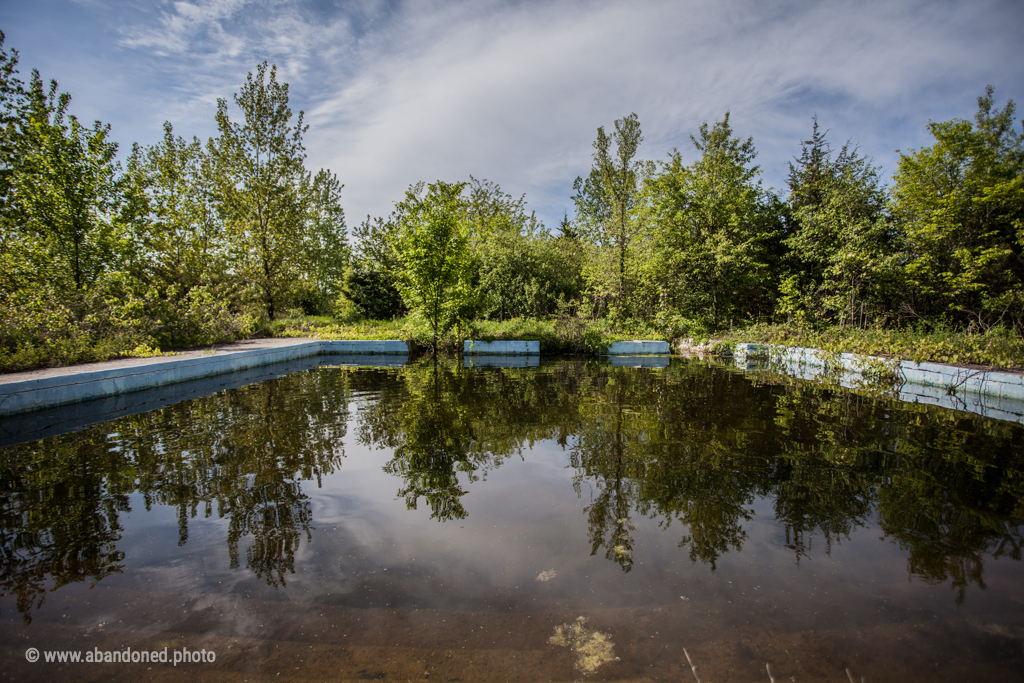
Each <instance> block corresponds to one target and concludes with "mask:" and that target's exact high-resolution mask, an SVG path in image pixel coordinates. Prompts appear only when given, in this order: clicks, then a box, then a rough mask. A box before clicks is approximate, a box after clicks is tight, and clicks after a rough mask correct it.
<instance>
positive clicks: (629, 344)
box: [599, 339, 672, 356]
mask: <svg viewBox="0 0 1024 683" xmlns="http://www.w3.org/2000/svg"><path fill="white" fill-rule="evenodd" d="M671 350H672V349H671V347H670V346H669V343H668V342H667V341H652V340H648V339H634V340H633V341H619V342H612V343H611V344H609V345H608V347H607V348H606V349H605V351H604V352H602V353H601V354H599V355H602V356H647V355H668V354H669V353H670V352H671Z"/></svg>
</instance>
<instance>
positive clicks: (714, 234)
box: [647, 112, 779, 329]
mask: <svg viewBox="0 0 1024 683" xmlns="http://www.w3.org/2000/svg"><path fill="white" fill-rule="evenodd" d="M690 140H691V141H692V142H693V145H694V147H695V148H696V149H697V151H698V152H700V153H701V157H700V159H698V160H697V161H695V162H693V163H692V164H691V165H689V166H684V165H683V161H682V155H681V154H680V153H679V150H675V151H673V153H672V154H671V155H670V157H669V161H668V162H666V163H663V164H662V165H661V172H660V173H659V174H657V175H656V176H655V177H653V178H652V179H651V181H650V184H649V185H648V188H647V192H648V193H649V195H650V197H651V198H650V202H651V209H650V210H651V214H652V220H653V222H654V223H655V226H654V230H655V232H656V239H657V243H656V245H655V246H654V247H653V251H654V258H653V259H652V263H651V268H652V270H653V272H654V274H653V276H652V279H654V280H655V281H656V282H657V284H658V286H659V288H660V289H661V291H662V292H663V293H664V300H665V305H666V306H667V307H669V308H670V309H671V310H674V311H677V312H678V314H680V315H682V316H685V317H686V318H690V319H696V320H699V321H701V322H702V323H704V324H706V325H707V326H708V327H710V328H711V329H716V328H719V327H721V326H724V325H728V324H731V323H732V322H733V321H735V320H737V319H740V318H743V317H758V316H761V317H764V316H766V315H767V314H768V312H769V310H770V307H771V303H772V294H773V292H772V288H771V285H770V280H771V277H770V275H771V268H772V259H771V249H770V248H769V247H770V245H771V241H772V240H773V239H777V238H778V227H779V226H778V225H777V221H776V219H775V215H776V212H775V211H774V201H773V197H771V196H770V195H769V193H767V192H765V191H764V190H763V189H762V188H761V183H760V181H759V180H758V179H757V176H758V175H759V174H760V172H761V171H760V168H758V167H757V166H754V165H752V163H751V162H752V161H753V160H754V158H755V157H756V155H757V152H756V151H755V149H754V142H753V139H752V138H747V139H746V140H742V139H740V138H738V137H734V136H733V132H732V126H731V125H730V124H729V113H728V112H726V114H725V117H724V118H723V119H722V120H721V121H718V122H717V123H715V124H714V126H710V127H709V126H708V124H707V123H706V122H705V123H703V124H702V125H701V127H700V130H699V136H692V135H691V136H690Z"/></svg>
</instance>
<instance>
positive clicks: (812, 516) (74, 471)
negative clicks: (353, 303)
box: [0, 360, 1024, 681]
mask: <svg viewBox="0 0 1024 683" xmlns="http://www.w3.org/2000/svg"><path fill="white" fill-rule="evenodd" d="M0 453H2V455H3V463H4V472H3V476H2V482H3V489H2V492H0V501H2V503H0V505H2V507H0V512H2V530H0V533H2V552H3V556H2V561H3V565H2V573H0V586H2V590H3V593H4V594H5V597H3V598H2V599H0V609H2V613H0V633H3V635H4V641H5V642H7V643H9V644H10V645H8V646H5V647H4V648H3V650H2V652H3V655H2V657H3V660H4V665H5V666H6V667H7V670H8V671H9V672H10V676H11V677H12V678H14V679H17V678H19V677H23V678H28V679H31V678H34V677H43V676H48V675H53V674H54V671H52V670H50V671H49V673H47V669H46V668H45V667H50V668H51V669H52V668H53V667H55V666H56V665H54V664H45V663H36V664H35V665H31V664H28V663H27V662H26V661H25V659H24V648H25V647H28V646H29V645H32V646H35V647H38V648H40V649H44V648H58V647H59V648H67V649H71V648H76V649H83V650H84V649H86V648H92V647H99V648H100V649H104V648H105V647H106V649H115V648H122V649H123V648H124V647H128V646H131V647H133V648H136V649H141V648H144V647H151V646H152V647H157V646H159V647H164V646H170V647H172V648H173V647H175V646H177V647H180V646H185V647H189V648H190V649H192V648H200V647H207V648H209V649H214V650H216V651H217V652H218V662H217V663H216V664H213V665H211V664H203V665H198V664H197V665H192V666H193V667H200V666H201V667H205V669H204V671H205V670H208V671H207V672H209V673H212V671H213V670H214V669H222V670H223V671H222V672H221V673H222V674H223V675H224V676H228V677H230V676H231V675H243V674H250V673H251V674H262V675H267V676H274V677H275V678H278V677H282V678H285V677H289V676H294V677H299V678H308V677H314V678H315V677H318V676H322V675H330V676H331V677H332V678H333V679H335V680H337V679H339V677H340V679H341V680H349V679H351V680H358V679H365V678H367V677H371V678H372V677H381V676H382V677H383V678H384V679H395V680H424V676H425V675H426V674H429V677H428V678H427V679H428V680H455V679H459V680H490V679H493V680H523V681H527V680H540V679H545V680H546V679H552V680H574V679H576V678H579V677H580V676H581V675H583V674H585V673H587V670H586V669H585V668H580V667H581V666H582V664H581V662H582V661H583V660H582V659H581V655H580V651H581V648H580V647H577V651H576V652H573V651H571V650H570V649H568V648H566V647H559V646H558V645H557V644H552V643H551V642H549V639H550V638H551V637H552V635H554V634H555V633H556V628H557V627H558V626H559V625H562V624H568V625H571V624H574V623H576V619H577V618H578V617H580V616H584V617H586V618H587V621H586V622H585V623H586V626H585V628H587V629H590V630H591V631H592V632H596V633H599V634H603V636H602V637H605V638H606V640H607V641H608V642H610V643H612V644H613V647H614V651H613V652H612V651H611V650H609V652H610V653H611V654H614V656H615V657H617V659H611V658H606V659H607V661H605V660H602V661H601V663H600V664H599V666H597V667H596V668H595V671H596V672H595V673H592V674H587V675H588V678H593V679H594V680H652V681H660V680H687V679H688V678H690V677H692V673H690V668H689V665H688V664H687V663H686V661H685V657H683V654H682V648H683V647H686V648H687V651H688V652H689V653H690V654H691V656H693V657H694V658H695V660H696V663H698V664H699V666H700V674H701V678H702V680H705V681H716V680H733V679H742V680H768V677H767V674H766V672H765V671H766V670H765V663H767V662H771V664H772V672H773V674H774V675H775V676H776V678H777V679H779V680H787V679H789V677H791V676H793V677H795V678H796V680H800V681H804V680H842V679H843V678H844V677H845V676H846V674H845V669H846V668H850V670H851V673H852V674H853V675H855V676H856V677H860V676H866V677H867V678H868V680H897V679H899V680H918V679H920V680H944V679H947V678H948V679H950V680H954V679H957V680H969V679H976V680H980V679H983V678H984V679H987V680H1017V679H1016V678H1015V677H1017V676H1019V672H1020V671H1021V670H1022V665H1024V617H1022V616H1021V614H1022V612H1024V610H1022V609H1021V608H1022V607H1024V598H1022V597H1021V594H1020V590H1019V589H1020V586H1021V585H1024V581H1022V579H1024V572H1022V567H1021V563H1020V561H1019V560H1020V556H1021V540H1022V539H1021V522H1022V518H1024V476H1022V474H1024V471H1022V470H1024V429H1022V428H1021V427H1020V426H1018V425H1013V424H1009V423H1000V422H995V421H990V420H985V419H983V418H979V417H976V416H969V415H966V414H962V413H954V412H950V411H941V410H936V409H931V408H925V407H921V406H916V405H911V404H903V403H898V402H892V401H889V400H887V399H882V398H877V397H867V396H860V395H857V394H853V393H850V392H845V391H832V390H829V389H827V388H822V387H819V386H815V385H812V384H807V383H800V382H794V381H782V380H777V381H776V380H770V379H768V378H764V377H762V378H758V377H750V376H744V375H741V374H738V373H735V372H731V371H728V370H726V369H723V368H718V367H714V366H709V365H706V364H704V363H702V362H699V361H691V360H674V361H673V362H672V364H671V366H670V367H668V368H661V369H659V368H641V369H638V368H627V367H612V366H610V365H607V364H602V363H597V362H581V361H554V362H545V363H543V364H542V365H541V367H533V368H529V367H528V368H465V367H461V366H460V365H459V364H456V363H442V364H440V365H439V366H437V367H435V366H433V365H432V364H430V363H426V364H413V365H409V366H405V367H401V368H389V369H369V368H362V369H356V368H344V367H322V368H316V369H310V370H306V371H302V372H297V373H295V374H291V375H287V376H284V377H279V378H276V379H272V380H270V381H267V382H263V383H259V384H252V385H248V386H244V387H241V388H236V389H231V390H229V391H224V392H221V393H218V394H214V395H211V396H206V397H202V398H195V399H191V400H188V401H185V402H182V403H178V404H174V405H170V406H166V407H163V408H161V409H159V410H156V411H152V412H148V413H142V414H138V415H130V416H127V417H123V418H119V419H117V420H112V421H109V422H104V423H101V424H95V425H92V426H89V427H87V428H85V429H83V430H81V431H78V432H75V433H70V434H64V435H60V436H53V437H49V438H46V439H43V440H41V441H36V442H32V443H27V444H21V445H17V446H10V447H7V448H4V449H2V450H0ZM160 643H164V645H160ZM168 644H170V645H168ZM90 666H92V668H91V669H90V668H89V667H87V666H86V665H80V668H79V669H76V671H75V675H78V676H85V677H86V678H88V677H90V676H100V677H102V678H108V677H124V678H133V677H137V676H138V675H140V671H146V672H147V674H152V673H153V672H150V671H148V670H146V669H145V666H146V665H141V664H140V665H122V666H120V667H118V666H116V665H110V667H112V668H108V669H104V668H103V667H102V666H98V665H90ZM133 667H142V669H140V670H138V671H136V670H134V669H133ZM210 667H213V668H212V669H210ZM278 672H280V676H277V673H278ZM157 673H159V672H157ZM196 673H201V672H198V671H197V672H196ZM101 674H102V675H101ZM62 675H64V674H62ZM161 675H164V676H174V675H178V676H180V675H183V672H181V671H178V672H176V673H175V672H167V671H164V672H163V673H162V674H161ZM242 677H244V675H243V676H242Z"/></svg>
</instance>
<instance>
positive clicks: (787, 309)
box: [779, 118, 896, 326]
mask: <svg viewBox="0 0 1024 683" xmlns="http://www.w3.org/2000/svg"><path fill="white" fill-rule="evenodd" d="M826 134H827V131H826V132H821V131H820V130H819V129H818V121H817V118H815V119H814V130H813V133H812V135H811V139H810V140H807V141H806V142H804V143H803V148H802V152H801V155H800V157H799V158H798V159H795V161H796V164H795V165H794V164H793V163H790V165H789V190H790V197H789V209H790V216H791V219H792V222H793V223H794V228H793V234H792V235H791V236H790V237H788V238H787V239H786V240H785V245H786V247H787V248H788V249H789V253H790V255H791V259H792V261H793V262H794V265H795V270H796V271H797V272H796V273H794V274H792V275H790V276H789V277H788V278H787V279H786V280H785V281H783V283H782V284H781V289H782V294H783V296H782V298H781V300H780V307H779V308H780V312H781V313H783V314H788V315H795V316H796V317H798V318H804V317H806V316H807V315H810V316H811V317H812V318H814V319H818V320H823V321H829V322H834V321H838V322H839V324H840V325H846V324H849V325H854V326H864V324H866V323H867V322H869V321H870V320H871V319H873V318H874V316H875V315H876V314H878V313H880V312H881V306H883V305H884V303H885V300H886V295H887V293H888V292H887V291H886V290H887V289H888V286H889V284H890V281H891V278H892V277H893V271H894V268H895V265H896V264H895V257H894V252H895V245H894V244H893V242H894V239H893V235H892V229H891V223H890V221H889V218H888V216H887V213H886V202H887V199H888V198H887V195H886V191H885V188H884V187H883V186H882V185H881V182H880V180H879V174H878V171H879V169H878V168H877V167H875V166H872V164H871V162H870V160H868V159H866V158H864V157H862V156H860V155H859V154H858V153H857V149H856V148H855V147H854V148H851V147H850V144H849V143H847V144H846V145H844V146H843V147H842V149H841V150H840V151H839V153H838V155H835V156H833V154H832V150H831V148H830V147H829V144H828V141H827V140H826Z"/></svg>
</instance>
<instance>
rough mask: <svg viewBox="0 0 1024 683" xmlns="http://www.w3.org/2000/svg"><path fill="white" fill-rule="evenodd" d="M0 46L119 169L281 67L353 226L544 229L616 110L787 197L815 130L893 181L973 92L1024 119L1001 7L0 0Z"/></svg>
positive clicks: (310, 143)
mask: <svg viewBox="0 0 1024 683" xmlns="http://www.w3.org/2000/svg"><path fill="white" fill-rule="evenodd" d="M0 29H2V30H3V31H4V32H5V33H6V36H7V41H6V45H7V47H15V48H17V49H18V50H19V51H20V52H21V71H22V74H23V75H25V76H27V74H28V72H29V70H30V69H31V68H33V67H35V68H39V69H40V70H41V72H42V75H43V77H44V78H46V79H50V78H56V79H57V80H58V81H59V82H60V84H61V88H62V89H63V90H65V91H68V92H70V93H71V94H72V95H73V98H74V99H73V103H72V113H75V114H77V115H78V116H79V118H81V119H84V120H88V121H91V120H93V119H99V120H101V121H103V122H105V123H110V124H112V128H113V137H114V139H115V140H117V141H118V142H119V143H120V144H121V148H122V151H126V150H127V149H128V148H130V146H131V143H133V142H140V143H143V144H151V143H154V142H156V141H157V140H158V139H159V137H160V135H161V124H162V123H163V121H165V120H169V121H171V122H172V123H173V124H174V128H175V131H176V132H177V133H179V134H182V135H184V136H186V137H191V136H193V135H198V136H200V137H201V138H204V139H205V138H206V137H208V136H210V135H212V134H214V133H215V125H214V119H213V117H214V112H215V108H216V100H217V98H218V97H225V98H229V99H230V97H231V95H232V94H233V93H234V92H236V91H237V90H238V88H239V86H240V85H241V83H242V82H243V81H244V79H245V75H246V73H247V72H249V71H251V70H252V69H253V68H254V67H255V65H256V64H257V63H258V62H260V61H262V60H264V59H266V60H269V61H271V62H273V63H276V64H277V65H278V67H279V70H280V73H281V74H282V75H283V78H284V80H286V81H288V82H289V83H290V84H291V95H292V108H293V109H294V110H296V111H297V110H299V109H302V110H305V112H306V121H307V122H308V123H309V124H310V128H309V132H308V133H307V135H306V138H305V140H306V147H307V151H308V161H307V166H308V167H310V168H313V169H315V168H320V167H327V168H330V169H331V170H332V171H334V172H335V173H337V174H338V176H339V179H340V180H341V182H343V183H344V184H345V190H344V192H343V197H344V199H343V204H344V206H345V210H346V214H347V216H348V222H349V225H350V226H351V225H353V224H355V223H357V222H358V221H359V220H361V219H362V218H363V217H365V216H366V215H367V214H373V215H382V214H386V213H387V212H388V211H389V210H390V207H391V204H392V203H393V202H394V201H396V200H398V199H400V198H401V196H402V193H403V191H404V189H405V188H406V187H407V186H408V185H409V184H410V183H413V182H415V181H417V180H426V181H433V180H436V179H439V178H440V179H444V180H460V179H468V176H469V175H470V174H473V175H474V176H476V177H477V178H487V179H490V180H493V181H495V182H498V183H499V184H501V186H502V188H503V189H505V190H506V191H509V192H511V193H513V194H516V195H518V194H521V193H526V196H527V201H528V202H529V205H530V206H531V207H532V208H534V209H536V210H537V212H538V215H539V216H540V217H541V218H542V219H543V220H544V222H545V223H546V224H547V225H548V226H549V227H554V226H555V225H556V224H557V221H558V219H559V218H561V215H562V212H563V210H568V211H569V212H570V215H571V213H572V202H571V200H570V199H569V197H570V195H571V194H572V181H573V179H574V178H575V177H576V176H577V175H585V174H586V173H587V172H588V170H589V167H590V157H591V154H592V151H593V150H592V147H591V143H592V142H593V140H594V137H595V132H596V129H597V127H598V126H599V125H604V126H606V127H610V126H611V124H612V122H613V121H614V120H615V119H616V118H620V117H622V116H624V115H626V114H628V113H630V112H636V113H637V115H638V116H639V118H640V122H641V125H642V127H643V131H644V143H643V145H642V146H641V150H640V156H642V157H644V158H648V159H664V158H665V156H666V155H667V154H668V153H669V152H670V151H671V150H672V149H673V148H674V147H678V148H679V149H680V150H681V151H682V152H683V155H684V159H687V160H690V159H693V157H694V154H693V150H692V146H691V144H690V141H689V136H690V134H692V133H694V132H695V131H696V129H697V127H698V126H699V125H700V123H701V122H702V121H714V120H716V119H719V118H721V116H722V114H723V113H724V112H725V111H726V110H730V111H731V112H732V115H731V121H732V123H733V127H734V130H735V131H736V132H737V133H738V134H740V135H743V136H748V135H750V136H753V138H754V143H755V145H756V146H757V149H758V151H759V156H758V159H757V161H758V163H759V164H760V165H761V167H762V168H763V170H764V175H763V179H764V183H765V185H768V186H775V187H777V188H781V187H783V186H784V184H785V176H786V164H787V162H788V161H789V160H790V159H791V157H792V156H793V155H795V154H798V153H799V149H800V141H801V140H803V139H806V138H807V136H808V134H809V132H810V127H811V116H812V115H814V114H817V115H818V119H819V122H820V123H821V125H822V126H823V127H824V128H827V129H829V130H830V134H829V137H830V139H831V141H832V142H833V143H834V144H835V145H836V146H838V145H839V144H841V143H843V142H845V141H846V140H847V139H851V140H852V141H853V142H854V143H857V144H859V145H860V147H861V150H862V151H863V152H865V153H866V154H868V155H869V156H871V157H873V158H874V160H875V162H876V163H877V164H879V165H881V166H882V167H883V170H884V173H885V175H886V176H888V175H889V174H891V173H892V171H893V170H894V169H895V167H896V161H897V158H898V157H897V155H896V154H895V151H894V150H896V149H903V150H908V149H911V148H915V147H919V146H922V145H927V144H929V137H928V134H927V130H926V124H927V122H928V121H929V120H935V121H942V120H947V119H950V118H953V117H963V118H969V117H971V116H972V115H973V113H974V111H975V109H976V98H977V96H978V95H980V94H982V92H983V91H984V87H985V85H986V84H992V85H994V86H995V88H996V96H997V99H998V101H999V102H1000V103H1003V102H1005V101H1006V100H1007V99H1014V100H1016V101H1018V102H1022V104H1024V101H1022V100H1024V49H1022V44H1024V39H1022V36H1024V2H1019V1H1016V0H1009V1H990V0H970V1H967V2H948V1H947V2H943V1H941V0H931V1H928V2H923V1H922V2H918V1H913V0H907V1H901V0H884V1H877V2H876V1H864V2H858V1H851V0H846V1H844V2H827V1H823V2H814V1H812V0H802V1H799V2H786V1H781V2H773V1H771V0H735V1H730V0H719V1H717V2H711V1H709V2H704V1H683V0H676V1H674V2H663V1H657V0H649V1H648V0H631V1H629V2H601V1H598V0H593V1H588V2H583V1H577V0H546V1H536V2H534V1H530V0H518V1H517V0H511V1H508V0H506V1H497V0H494V1H492V0H472V1H468V2H431V1H430V0H417V1H415V2H399V1H390V2H389V1H384V0H380V1H377V0H363V1H355V2H349V1H345V0H299V1H294V2H286V1H268V0H262V1H249V0H179V1H177V2H170V1H165V2H161V1H155V2H153V1H150V2H144V1H135V2H131V1H122V0H32V1H31V2H27V1H25V0H0Z"/></svg>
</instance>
